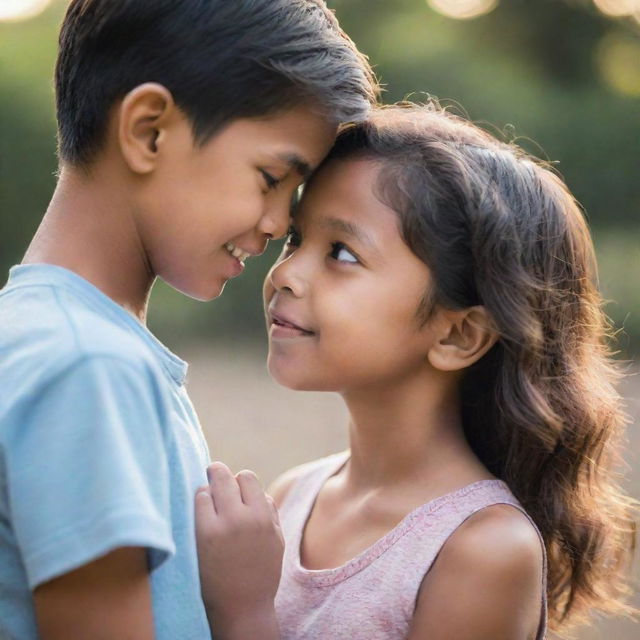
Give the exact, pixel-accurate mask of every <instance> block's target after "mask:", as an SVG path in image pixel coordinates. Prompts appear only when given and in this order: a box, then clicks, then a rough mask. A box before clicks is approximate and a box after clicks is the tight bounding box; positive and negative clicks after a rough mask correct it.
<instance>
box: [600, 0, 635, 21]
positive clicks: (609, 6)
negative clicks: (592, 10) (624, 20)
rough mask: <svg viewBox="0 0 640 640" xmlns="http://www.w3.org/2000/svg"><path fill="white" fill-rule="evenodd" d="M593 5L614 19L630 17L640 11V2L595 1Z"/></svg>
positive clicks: (631, 0)
mask: <svg viewBox="0 0 640 640" xmlns="http://www.w3.org/2000/svg"><path fill="white" fill-rule="evenodd" d="M593 4H595V5H596V7H598V9H600V11H602V13H605V14H606V15H608V16H611V17H612V18H621V17H623V16H630V15H632V14H633V13H634V12H635V11H640V0H593Z"/></svg>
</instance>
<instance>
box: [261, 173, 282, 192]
mask: <svg viewBox="0 0 640 640" xmlns="http://www.w3.org/2000/svg"><path fill="white" fill-rule="evenodd" d="M260 173H261V174H262V177H263V178H264V182H265V186H266V188H267V191H271V190H273V189H276V188H277V187H278V185H280V184H281V183H282V179H281V178H276V177H275V176H273V175H272V174H271V173H269V172H268V171H266V170H265V169H260Z"/></svg>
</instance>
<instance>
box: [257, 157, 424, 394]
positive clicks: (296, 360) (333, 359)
mask: <svg viewBox="0 0 640 640" xmlns="http://www.w3.org/2000/svg"><path fill="white" fill-rule="evenodd" d="M380 170H381V166H380V165H379V164H377V163H375V162H374V161H371V160H360V159H358V160H338V161H333V162H331V163H329V164H328V165H327V166H326V167H324V168H323V169H322V170H321V171H320V172H319V173H318V174H317V175H316V176H315V177H314V179H313V182H312V184H311V185H310V187H309V188H308V189H307V190H306V191H305V194H304V197H303V199H302V202H301V204H300V207H299V208H298V211H297V213H296V216H295V219H294V222H293V228H292V232H291V234H290V236H289V238H288V240H287V244H286V245H285V247H284V249H283V251H282V254H281V255H280V257H279V259H278V261H277V262H276V263H275V264H274V266H273V267H272V268H271V271H270V272H269V274H268V275H267V278H266V280H265V284H264V300H265V309H266V315H267V325H268V330H269V360H268V363H269V371H270V372H271V374H272V376H273V377H274V378H275V379H276V380H277V381H278V382H279V383H280V384H283V385H284V386H287V387H290V388H292V389H304V390H323V391H338V392H345V391H350V390H364V389H366V388H375V387H376V386H378V385H382V386H383V387H386V386H388V385H389V384H390V383H392V382H394V381H398V380H401V379H402V378H404V377H406V376H411V375H414V374H416V373H417V372H420V371H422V370H423V369H424V368H425V367H427V366H429V365H428V362H427V358H426V355H427V352H428V349H429V346H430V340H431V336H430V333H429V324H428V323H427V325H425V326H423V327H421V326H420V322H419V320H418V316H417V311H418V309H419V306H420V303H421V301H422V299H423V297H424V295H425V293H426V291H427V287H428V285H429V271H428V269H427V267H426V265H425V264H424V263H423V262H422V261H421V260H420V259H419V258H417V257H416V256H415V255H414V254H413V253H412V252H411V251H410V250H409V248H408V247H407V245H406V244H405V243H404V241H403V240H402V238H401V236H400V232H399V219H398V216H397V214H396V213H395V212H394V211H393V210H392V209H390V208H388V207H387V206H385V205H384V204H382V203H381V202H380V201H379V200H378V199H377V198H376V196H375V195H374V186H375V184H376V180H377V175H378V171H380ZM382 170H384V169H383V168H382Z"/></svg>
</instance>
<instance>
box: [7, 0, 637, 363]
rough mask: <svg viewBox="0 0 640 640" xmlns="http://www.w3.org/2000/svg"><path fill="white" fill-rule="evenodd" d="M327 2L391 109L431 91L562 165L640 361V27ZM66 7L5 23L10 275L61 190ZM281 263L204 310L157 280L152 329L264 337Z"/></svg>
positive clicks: (177, 335) (554, 3) (540, 11)
mask: <svg viewBox="0 0 640 640" xmlns="http://www.w3.org/2000/svg"><path fill="white" fill-rule="evenodd" d="M328 4H329V5H330V6H331V7H332V8H334V9H335V10H336V13H337V15H338V17H339V19H340V21H341V23H342V25H343V27H344V28H345V29H346V30H347V31H348V33H349V34H350V35H351V37H352V38H353V39H354V41H355V42H356V43H357V44H358V46H359V47H360V48H361V50H363V51H364V52H366V53H367V54H368V55H369V57H370V59H371V61H372V63H373V64H374V65H375V66H376V70H377V73H378V75H379V76H380V78H381V79H382V82H383V83H384V84H385V88H386V91H385V94H384V100H385V102H392V101H395V100H399V99H403V98H405V97H412V98H413V99H417V100H420V99H423V98H424V97H425V95H426V94H427V93H428V94H429V95H434V96H438V97H439V98H440V99H442V100H444V101H446V102H450V101H454V102H455V103H459V104H460V105H463V107H464V110H465V111H466V112H467V113H468V114H469V116H470V117H471V118H472V119H473V120H475V121H479V122H490V123H492V124H493V125H494V126H495V127H497V128H498V129H499V130H500V131H501V132H502V133H503V135H504V136H506V137H507V138H509V139H516V140H517V141H518V142H519V143H520V144H522V145H523V146H524V147H525V148H527V150H529V151H530V152H532V153H534V154H535V155H537V156H539V157H542V158H545V159H548V160H550V161H552V162H554V164H555V166H556V167H557V169H558V170H559V171H560V172H561V173H562V174H563V175H564V177H565V179H566V180H567V182H568V184H569V186H570V187H571V189H572V190H573V192H574V193H575V195H576V197H577V198H578V200H579V201H580V202H581V203H582V204H583V205H584V207H585V209H586V211H587V216H588V218H589V221H590V224H591V226H592V228H593V231H594V237H595V241H596V249H597V251H598V256H599V260H600V270H601V283H602V287H603V291H604V294H605V296H606V297H607V298H608V299H611V300H613V301H615V302H612V303H611V304H610V305H609V306H608V311H609V313H610V315H611V316H612V317H613V318H614V320H615V322H616V324H617V326H618V327H624V332H625V333H624V334H623V335H622V339H621V348H622V350H623V353H624V355H625V356H629V355H640V217H639V211H640V179H638V170H639V169H640V162H639V160H640V151H639V145H640V95H638V94H635V95H634V94H632V93H629V92H628V91H626V90H625V88H630V90H631V91H632V90H633V88H634V87H635V86H636V85H635V84H634V83H635V82H636V81H638V77H640V76H638V75H635V76H634V75H633V74H634V73H636V74H637V73H640V72H639V71H638V60H640V23H638V22H637V21H636V22H634V21H633V20H630V19H628V20H612V19H610V18H607V17H605V16H603V15H602V14H601V13H599V12H598V11H597V10H596V8H595V7H594V6H593V3H592V2H590V1H589V0H566V1H562V0H536V1H535V2H531V0H502V2H501V3H500V4H499V5H498V7H497V9H495V10H494V11H493V12H491V13H490V14H488V15H485V16H482V17H480V18H477V19H474V20H452V19H448V18H445V17H444V16H441V15H440V14H438V13H436V12H434V11H433V10H431V9H430V8H429V7H428V6H427V3H426V2H425V0H393V1H390V0H333V1H331V0H329V2H328ZM64 5H65V2H63V1H62V0H58V1H57V2H55V3H54V4H53V5H52V7H50V9H49V10H47V11H46V12H45V13H44V14H42V15H41V16H39V17H38V18H36V19H32V20H29V21H25V22H21V23H13V24H0V95H1V100H0V145H1V146H0V270H2V271H3V272H6V270H7V268H8V267H9V266H10V265H11V264H13V263H15V262H19V261H20V258H21V256H22V254H23V252H24V250H25V248H26V246H27V244H28V241H29V238H30V236H31V235H32V234H33V232H34V231H35V228H36V226H37V224H38V222H39V220H40V217H41V215H42V212H43V211H44V210H45V208H46V206H47V202H48V199H49V197H50V195H51V192H52V190H53V187H54V184H55V170H56V160H55V119H54V101H53V90H52V81H51V78H52V72H53V65H54V61H55V49H56V36H57V29H58V26H59V22H60V19H61V16H62V12H63V10H64ZM611 52H613V53H611ZM634 52H638V55H637V56H635V55H634ZM616 55H617V56H618V57H617V58H616V57H615V56H616ZM625 65H626V66H625ZM634 65H635V66H634ZM616 89H617V90H616ZM639 93H640V92H639ZM534 141H535V142H534ZM276 253H277V247H274V248H273V249H272V250H270V251H269V252H268V253H267V254H266V255H265V256H263V257H262V258H259V259H254V260H251V261H250V262H249V263H248V265H247V270H246V273H245V274H244V275H243V277H242V278H239V279H237V280H234V281H232V282H230V283H229V284H228V285H227V291H226V292H225V295H223V296H222V297H221V298H220V299H219V300H216V301H215V302H213V303H211V304H208V305H202V304H201V303H197V302H193V301H190V300H186V299H184V298H183V297H181V296H179V295H178V294H176V293H174V292H172V291H170V290H169V289H168V287H166V286H164V285H161V284H160V285H159V286H158V287H156V290H155V292H154V296H153V297H154V300H153V302H152V307H151V313H150V325H151V327H152V329H154V330H155V331H156V332H157V333H158V334H159V335H160V337H161V338H163V339H165V340H167V341H168V342H170V343H171V342H172V341H173V342H175V341H176V340H179V339H188V338H189V337H192V336H195V335H199V336H207V337H213V336H218V337H221V338H222V339H224V340H228V339H231V338H232V337H235V338H238V337H239V336H240V335H243V336H255V337H256V338H257V339H261V337H262V335H263V334H262V331H263V329H262V313H261V310H260V301H259V295H258V291H259V288H260V281H261V280H262V278H263V276H264V273H265V272H266V269H267V267H268V265H269V263H270V262H271V261H272V260H273V257H274V255H275V254H276Z"/></svg>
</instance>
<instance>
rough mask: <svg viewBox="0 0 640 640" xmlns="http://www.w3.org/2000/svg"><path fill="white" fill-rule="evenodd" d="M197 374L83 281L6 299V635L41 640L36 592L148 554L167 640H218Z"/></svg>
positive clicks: (0, 604) (53, 280)
mask: <svg viewBox="0 0 640 640" xmlns="http://www.w3.org/2000/svg"><path fill="white" fill-rule="evenodd" d="M186 371H187V365H186V363H184V362H183V361H182V360H180V359H179V358H178V357H177V356H175V355H173V354H172V353H171V352H170V351H169V350H168V349H166V347H164V346H163V345H162V344H161V343H160V342H159V341H158V340H157V339H156V338H154V336H153V335H152V334H151V333H150V332H149V331H148V330H147V329H146V328H145V327H144V326H143V325H141V324H140V323H139V322H138V321H137V320H136V319H135V318H134V317H133V316H132V315H130V314H129V313H128V312H127V311H125V310H124V309H123V308H121V307H120V306H119V305H118V304H116V303H115V302H114V301H113V300H111V299H110V298H108V297H107V296H106V295H104V294H103V293H102V292H100V291H99V290H98V289H97V288H95V287H94V286H92V285H91V284H89V283H88V282H87V281H86V280H84V279H82V278H81V277H80V276H78V275H76V274H75V273H73V272H71V271H68V270H66V269H63V268H61V267H56V266H52V265H44V264H37V265H20V266H17V267H14V268H13V269H11V271H10V277H9V281H8V282H7V284H6V286H5V288H4V289H2V290H1V291H0V638H1V639H2V640H35V639H36V638H37V637H38V634H37V631H36V625H35V618H34V609H33V602H32V594H31V592H32V590H33V589H34V588H35V587H37V586H38V585H39V584H41V583H43V582H46V581H48V580H50V579H52V578H54V577H56V576H59V575H62V574H65V573H67V572H69V571H71V570H73V569H75V568H77V567H80V566H82V565H84V564H86V563H88V562H90V561H91V560H94V559H96V558H98V557H99V556H101V555H104V554H105V553H107V552H109V551H110V550H113V549H116V548H118V547H123V546H138V547H144V548H146V549H147V555H148V559H149V566H150V570H151V586H152V596H153V613H154V621H155V627H156V638H157V639H158V640H207V639H209V638H210V633H209V627H208V625H207V619H206V615H205V611H204V606H203V605H202V601H201V599H200V584H199V578H198V566H197V557H196V548H195V534H194V524H193V522H194V519H193V499H194V494H195V490H196V488H197V487H198V486H200V485H202V484H206V475H205V469H206V465H207V464H208V462H209V455H208V451H207V446H206V443H205V441H204V438H203V436H202V431H201V430H200V426H199V424H198V420H197V418H196V415H195V413H194V410H193V407H192V406H191V403H190V401H189V398H188V397H187V393H186V391H185V388H184V380H185V376H186Z"/></svg>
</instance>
